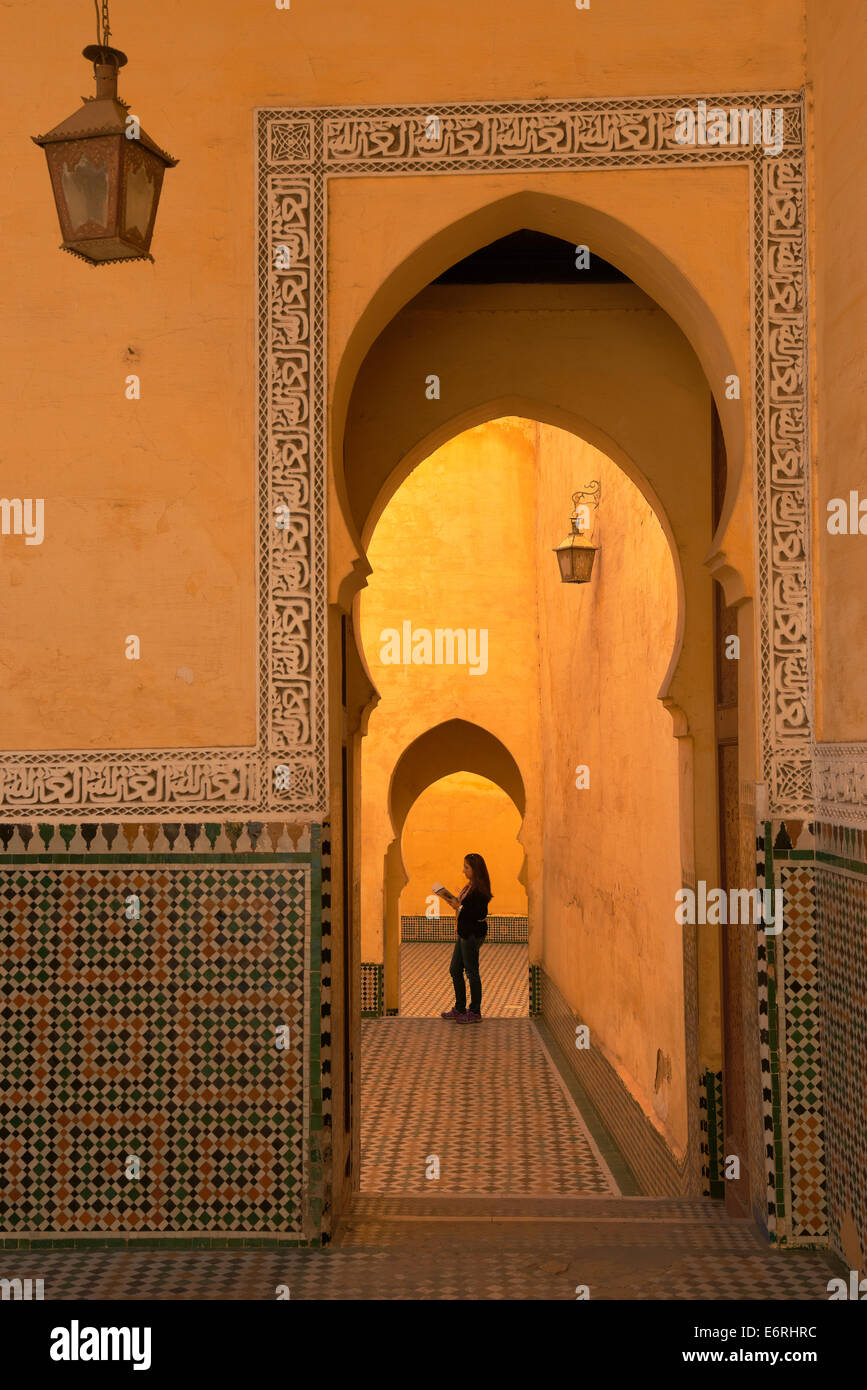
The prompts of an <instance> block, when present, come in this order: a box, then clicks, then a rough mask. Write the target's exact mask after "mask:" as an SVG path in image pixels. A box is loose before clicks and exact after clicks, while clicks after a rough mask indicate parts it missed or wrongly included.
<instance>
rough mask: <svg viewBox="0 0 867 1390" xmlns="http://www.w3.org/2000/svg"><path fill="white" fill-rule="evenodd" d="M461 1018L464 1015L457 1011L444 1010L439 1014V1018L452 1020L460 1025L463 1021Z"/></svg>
mask: <svg viewBox="0 0 867 1390" xmlns="http://www.w3.org/2000/svg"><path fill="white" fill-rule="evenodd" d="M463 1017H464V1015H463V1013H462V1012H461V1011H460V1010H459V1009H445V1010H443V1012H442V1013H441V1014H440V1018H447V1019H449V1020H454V1022H455V1023H460V1022H461V1021H462V1020H463Z"/></svg>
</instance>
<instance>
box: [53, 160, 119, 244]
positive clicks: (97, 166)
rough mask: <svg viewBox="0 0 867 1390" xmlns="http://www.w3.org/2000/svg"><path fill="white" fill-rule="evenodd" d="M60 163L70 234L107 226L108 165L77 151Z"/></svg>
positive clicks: (79, 233)
mask: <svg viewBox="0 0 867 1390" xmlns="http://www.w3.org/2000/svg"><path fill="white" fill-rule="evenodd" d="M73 160H74V162H70V163H65V162H64V164H63V168H62V170H61V176H60V177H61V186H62V189H63V197H64V200H65V202H66V208H67V215H68V218H69V225H70V232H71V235H72V236H78V235H81V233H83V232H88V231H105V230H106V228H107V226H108V169H107V168H106V166H105V164H103V163H101V162H100V161H98V160H97V161H94V160H92V159H89V158H88V157H87V155H85V154H80V155H79V156H78V158H77V159H75V156H73Z"/></svg>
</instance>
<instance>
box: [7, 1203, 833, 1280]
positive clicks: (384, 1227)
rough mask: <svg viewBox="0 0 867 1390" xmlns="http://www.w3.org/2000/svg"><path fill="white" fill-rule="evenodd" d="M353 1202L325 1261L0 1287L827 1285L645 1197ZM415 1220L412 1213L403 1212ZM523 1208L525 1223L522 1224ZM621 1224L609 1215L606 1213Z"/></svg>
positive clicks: (203, 1255) (60, 1255)
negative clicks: (440, 1208)
mask: <svg viewBox="0 0 867 1390" xmlns="http://www.w3.org/2000/svg"><path fill="white" fill-rule="evenodd" d="M463 1200H464V1204H465V1205H464V1212H463V1214H456V1213H455V1211H454V1209H453V1208H452V1207H449V1209H448V1210H447V1211H444V1212H443V1214H442V1215H441V1216H437V1215H436V1209H437V1202H438V1201H439V1202H441V1203H446V1204H448V1203H449V1199H448V1198H440V1199H430V1198H418V1197H416V1198H404V1199H399V1201H400V1202H401V1207H400V1210H399V1212H396V1211H395V1207H394V1202H395V1199H394V1198H389V1197H381V1196H377V1195H373V1194H369V1195H365V1194H362V1195H361V1197H360V1198H359V1200H358V1202H357V1203H356V1207H355V1209H354V1211H353V1213H352V1215H351V1216H350V1218H349V1219H348V1220H347V1221H346V1222H345V1223H344V1224H343V1226H342V1227H341V1228H340V1230H339V1231H338V1235H337V1240H336V1241H335V1244H334V1245H332V1246H330V1247H329V1248H327V1249H325V1250H287V1251H279V1252H278V1251H229V1250H226V1251H221V1250H216V1251H195V1252H182V1251H178V1252H176V1253H172V1252H166V1251H130V1252H126V1251H117V1252H115V1251H95V1252H93V1253H92V1254H88V1253H87V1252H83V1251H58V1250H52V1251H45V1252H43V1251H39V1252H33V1253H27V1252H24V1251H3V1252H0V1262H2V1270H0V1275H2V1277H4V1278H16V1277H20V1278H28V1277H30V1278H42V1279H44V1280H45V1298H46V1300H47V1301H53V1300H79V1299H80V1300H91V1299H105V1298H111V1299H117V1300H121V1301H129V1302H148V1301H151V1300H155V1301H156V1300H162V1299H167V1300H173V1301H186V1300H198V1299H211V1300H218V1301H236V1300H244V1299H255V1300H274V1299H275V1298H276V1291H277V1286H278V1285H288V1287H289V1290H290V1296H291V1298H292V1299H293V1300H295V1301H297V1300H299V1299H300V1300H302V1301H303V1300H375V1299H397V1300H428V1299H435V1300H452V1299H461V1300H473V1301H488V1300H492V1301H497V1300H502V1299H516V1300H518V1299H520V1300H558V1301H572V1300H574V1299H575V1297H576V1288H577V1287H578V1286H579V1285H586V1286H587V1288H588V1290H589V1294H590V1298H591V1299H596V1300H609V1299H626V1300H652V1301H666V1302H669V1301H681V1300H693V1299H714V1300H717V1299H719V1300H731V1299H742V1298H760V1299H764V1300H768V1301H789V1300H795V1301H802V1300H820V1301H827V1298H828V1292H827V1284H828V1280H829V1278H831V1276H832V1274H835V1273H837V1270H836V1268H833V1267H832V1265H831V1263H830V1261H827V1260H826V1259H825V1258H824V1257H823V1256H822V1255H821V1254H818V1253H813V1252H810V1251H803V1250H794V1251H779V1250H773V1249H770V1248H769V1247H767V1246H766V1245H764V1244H763V1242H762V1241H761V1240H760V1239H759V1238H758V1236H756V1235H755V1234H754V1233H753V1232H752V1231H751V1229H750V1228H749V1227H747V1226H745V1225H744V1224H742V1223H729V1222H728V1221H727V1220H726V1218H725V1216H724V1214H723V1213H722V1212H721V1210H720V1208H719V1206H718V1204H715V1203H712V1202H710V1201H707V1202H684V1203H681V1204H676V1203H675V1204H673V1203H672V1202H671V1201H668V1200H665V1199H656V1198H635V1197H624V1198H619V1199H608V1200H607V1201H606V1200H604V1199H599V1198H591V1197H588V1198H572V1199H571V1200H570V1199H562V1198H554V1199H550V1200H549V1202H548V1204H547V1207H546V1211H547V1214H546V1215H544V1216H542V1217H540V1216H539V1214H538V1211H537V1210H536V1209H537V1208H538V1206H539V1204H540V1202H543V1203H544V1199H536V1201H535V1204H532V1203H531V1204H528V1203H527V1202H526V1201H519V1202H518V1203H516V1210H515V1211H514V1213H513V1214H512V1217H511V1218H510V1217H509V1215H508V1213H507V1212H504V1211H503V1199H493V1205H492V1206H491V1205H490V1203H491V1199H487V1200H488V1203H489V1205H488V1206H487V1207H486V1206H485V1199H479V1198H476V1199H463ZM414 1204H415V1207H416V1210H415V1212H414V1210H413V1205H414ZM528 1206H529V1207H530V1208H531V1209H532V1212H533V1214H531V1215H529V1219H528V1217H527V1216H526V1215H522V1214H521V1213H522V1211H525V1210H526V1209H527V1208H528ZM615 1213H619V1214H615Z"/></svg>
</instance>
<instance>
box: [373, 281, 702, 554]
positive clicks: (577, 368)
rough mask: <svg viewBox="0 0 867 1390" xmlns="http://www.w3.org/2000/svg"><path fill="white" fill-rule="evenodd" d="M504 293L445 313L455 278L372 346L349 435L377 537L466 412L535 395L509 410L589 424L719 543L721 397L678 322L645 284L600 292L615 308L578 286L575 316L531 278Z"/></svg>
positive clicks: (681, 524)
mask: <svg viewBox="0 0 867 1390" xmlns="http://www.w3.org/2000/svg"><path fill="white" fill-rule="evenodd" d="M498 288H502V289H503V291H504V295H503V298H504V301H505V306H504V309H505V311H504V312H496V311H490V310H486V309H484V308H480V307H475V308H473V307H472V305H473V304H474V302H475V300H474V297H473V296H470V297H468V308H467V311H466V312H463V311H462V310H461V309H459V308H458V309H456V310H455V311H454V312H449V311H448V310H447V309H446V310H445V311H442V312H441V311H440V310H439V308H438V307H437V306H436V304H435V302H434V301H435V299H439V298H440V297H441V296H448V295H452V294H454V293H455V291H453V290H452V288H451V287H443V288H442V289H440V288H439V287H438V288H437V289H436V290H434V291H431V292H429V295H421V296H419V297H418V299H417V300H416V301H415V302H414V304H413V305H412V306H410V307H409V308H408V309H407V310H405V311H404V313H402V314H401V315H399V316H398V317H397V318H396V319H394V320H393V322H392V323H391V324H389V326H388V327H387V328H386V329H385V331H384V332H383V333H382V334H381V335H380V337H379V338H378V339H377V341H376V343H375V344H374V346H373V348H372V349H371V351H370V352H369V353H368V355H367V358H366V359H365V362H364V365H363V367H362V369H361V372H360V373H359V377H358V382H357V385H356V390H355V392H354V395H353V400H352V403H351V406H350V413H349V417H348V419H347V430H346V459H347V470H346V473H347V476H346V485H347V497H348V501H349V504H350V507H351V509H352V517H353V520H354V523H355V525H356V527H357V529H358V533H359V535H360V536H361V538H362V540H363V543H365V544H366V543H367V541H368V540H369V537H370V534H371V531H372V528H373V526H374V525H375V522H376V520H377V519H378V516H379V514H380V513H381V511H382V508H383V507H384V505H385V504H386V502H387V501H388V499H389V497H390V496H391V495H392V493H393V492H394V490H395V488H396V487H397V486H399V484H400V482H402V481H403V479H404V478H405V477H406V476H407V473H408V472H409V471H410V468H411V467H412V466H414V465H415V463H417V462H418V461H419V460H420V458H421V457H423V456H424V454H423V452H422V448H423V446H424V445H425V444H426V443H427V442H429V441H430V439H431V438H435V439H437V438H438V440H439V442H444V440H445V439H446V438H448V437H449V435H450V433H455V432H456V431H455V428H454V421H455V420H456V419H457V420H462V419H464V418H468V417H470V416H471V415H472V414H473V413H474V412H478V411H479V409H480V407H481V406H483V405H484V403H488V402H493V401H501V402H502V401H511V402H524V403H525V404H524V405H523V406H522V408H521V409H517V410H506V409H501V410H500V411H499V413H500V414H510V413H515V414H522V415H525V416H527V417H529V418H531V419H532V418H537V419H541V420H544V421H546V422H548V423H553V424H561V423H563V422H565V421H569V422H570V424H571V422H576V421H577V422H580V430H579V431H578V432H580V433H581V435H582V437H584V438H586V439H587V440H588V442H589V443H597V441H598V447H599V448H601V449H603V451H604V452H606V453H608V454H609V456H610V457H614V458H615V459H616V461H618V463H619V464H620V465H621V466H622V467H624V470H625V471H626V472H627V473H628V474H629V475H630V477H631V478H632V480H633V481H634V482H635V483H636V485H637V486H639V487H640V488H641V490H642V491H643V492H644V493H645V495H646V496H647V497H648V500H651V498H652V497H655V498H656V499H657V501H658V503H659V505H661V507H662V509H663V511H664V512H665V514H666V515H667V516H668V517H669V518H670V522H671V526H672V529H673V531H674V533H675V535H676V536H677V537H678V541H679V542H681V543H682V542H685V541H686V540H687V538H688V537H691V538H694V541H695V544H697V545H698V546H699V547H700V548H701V552H702V558H703V556H704V554H705V553H706V551H707V546H708V544H709V541H710V509H709V505H708V506H707V507H705V506H704V496H705V495H706V496H707V497H708V498H709V484H710V433H709V430H710V408H709V398H708V393H707V385H706V383H705V381H704V377H703V374H702V371H701V368H700V365H699V363H698V362H697V360H696V358H695V355H694V353H693V352H692V351H691V349H690V348H689V345H688V344H687V342H686V340H685V339H684V337H683V335H682V334H681V333H680V332H679V330H678V329H677V327H676V325H675V324H673V323H672V321H671V320H670V319H669V318H668V316H667V315H665V314H664V313H662V312H660V311H659V310H658V309H657V308H656V307H655V306H654V305H652V304H651V303H650V301H648V300H647V298H646V297H645V296H644V295H643V294H641V292H640V291H637V290H636V289H635V288H634V287H632V286H614V287H607V286H603V287H594V288H599V289H601V292H602V295H603V296H604V302H605V304H606V306H607V307H606V310H605V312H596V311H595V310H594V308H593V307H592V306H589V305H588V306H587V307H586V309H584V310H582V309H580V307H579V305H580V303H581V301H582V300H583V299H584V295H585V294H586V291H582V290H579V289H576V291H575V292H574V298H575V301H576V313H574V314H570V313H562V312H557V311H556V310H553V311H547V310H541V311H540V310H539V309H537V308H536V307H534V302H535V300H536V298H537V296H536V293H535V292H536V290H537V287H536V286H531V287H527V288H529V290H530V297H529V303H528V306H527V307H526V309H524V310H522V309H521V307H520V301H521V300H522V299H523V298H524V295H523V294H522V293H520V291H522V290H523V288H524V287H516V288H517V290H518V291H519V292H518V293H517V294H514V295H513V296H512V298H514V300H515V302H514V303H512V302H510V300H509V299H508V298H507V296H508V294H509V291H510V289H512V287H508V286H504V287H498ZM558 291H559V287H558ZM457 293H458V294H460V291H458V292H457ZM584 302H585V303H586V301H584ZM618 306H619V307H618ZM431 374H436V375H437V376H438V377H439V381H440V388H439V389H440V399H439V400H428V399H427V397H426V394H425V381H426V379H427V377H428V376H429V375H431ZM488 418H490V416H489V415H488ZM565 427H567V428H569V427H570V425H569V424H567V425H566V426H565ZM407 460H409V461H410V462H409V465H407ZM699 494H701V495H702V511H703V514H702V517H701V520H702V522H703V524H702V526H701V529H700V533H699V534H697V531H698V527H697V520H698V518H697V513H696V503H697V501H698V498H699ZM456 501H457V499H456ZM568 501H569V499H568V498H565V499H564V505H565V506H566V507H567V509H568Z"/></svg>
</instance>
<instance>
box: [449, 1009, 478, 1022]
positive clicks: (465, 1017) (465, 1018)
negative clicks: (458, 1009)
mask: <svg viewBox="0 0 867 1390" xmlns="http://www.w3.org/2000/svg"><path fill="white" fill-rule="evenodd" d="M481 1021H482V1015H481V1014H474V1013H473V1011H472V1009H467V1011H466V1013H465V1014H461V1015H460V1016H459V1017H458V1018H456V1019H455V1023H481Z"/></svg>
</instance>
